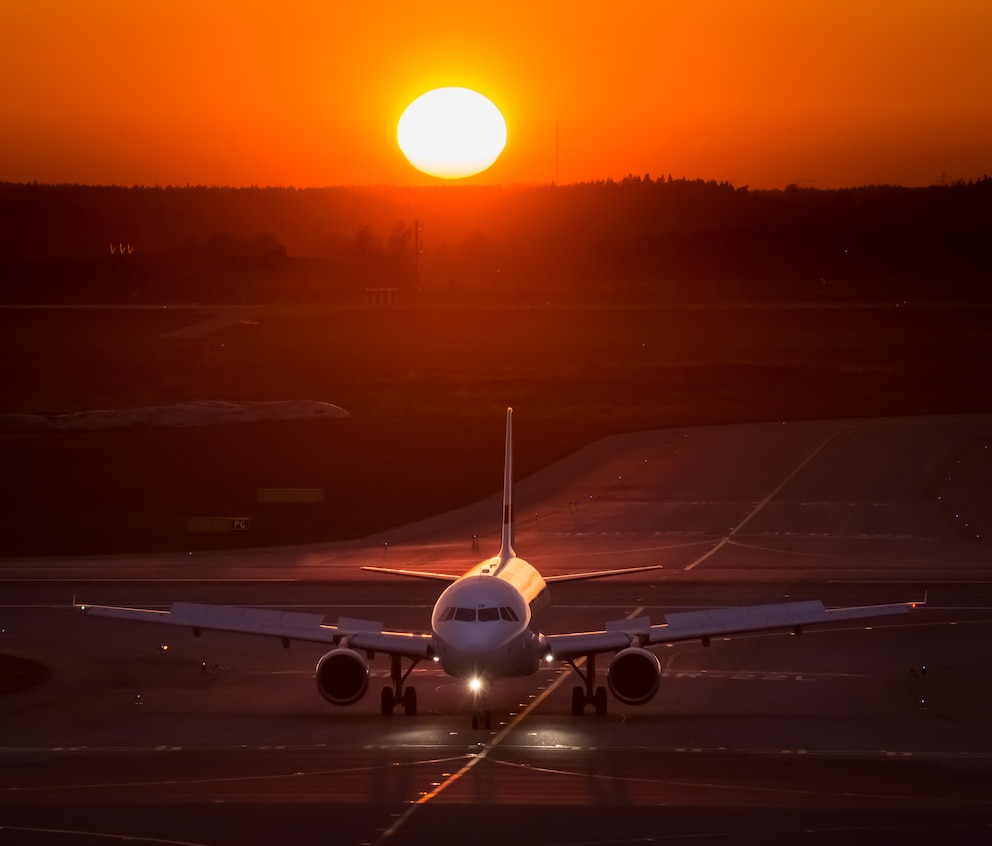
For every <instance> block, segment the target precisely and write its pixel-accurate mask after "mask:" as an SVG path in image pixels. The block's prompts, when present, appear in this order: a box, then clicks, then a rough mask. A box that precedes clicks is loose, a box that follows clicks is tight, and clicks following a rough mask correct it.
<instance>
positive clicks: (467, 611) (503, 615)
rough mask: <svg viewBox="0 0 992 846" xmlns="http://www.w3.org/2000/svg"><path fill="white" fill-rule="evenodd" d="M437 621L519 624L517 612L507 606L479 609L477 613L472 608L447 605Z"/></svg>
mask: <svg viewBox="0 0 992 846" xmlns="http://www.w3.org/2000/svg"><path fill="white" fill-rule="evenodd" d="M439 620H440V622H442V623H447V622H448V620H457V621H458V622H460V623H471V622H474V621H475V620H479V621H480V622H483V623H489V622H492V621H493V620H508V621H509V622H511V623H519V622H520V618H519V617H518V616H517V612H516V611H514V610H513V609H512V608H510V607H509V606H508V605H503V606H501V607H499V608H480V609H479V610H478V611H476V609H474V608H458V607H456V606H454V605H449V606H448V607H447V608H445V609H444V610H443V611H442V612H441V616H440V618H439Z"/></svg>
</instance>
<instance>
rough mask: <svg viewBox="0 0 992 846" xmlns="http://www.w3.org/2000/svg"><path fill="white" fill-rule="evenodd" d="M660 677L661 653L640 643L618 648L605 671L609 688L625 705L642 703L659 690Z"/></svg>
mask: <svg viewBox="0 0 992 846" xmlns="http://www.w3.org/2000/svg"><path fill="white" fill-rule="evenodd" d="M660 681H661V662H660V661H659V660H658V656H657V655H655V654H654V653H653V652H649V651H648V650H647V649H641V648H640V647H637V646H632V647H630V648H629V649H624V650H622V651H620V652H618V653H617V654H616V655H615V656H614V658H613V660H612V661H611V662H610V669H609V670H608V671H607V673H606V683H607V684H608V685H609V686H610V692H611V693H612V694H613V695H614V696H615V697H616V698H617V699H619V700H620V701H621V702H623V703H624V704H626V705H643V704H644V703H645V702H647V701H649V700H650V699H651V698H652V697H654V695H655V694H656V693H657V692H658V683H659V682H660Z"/></svg>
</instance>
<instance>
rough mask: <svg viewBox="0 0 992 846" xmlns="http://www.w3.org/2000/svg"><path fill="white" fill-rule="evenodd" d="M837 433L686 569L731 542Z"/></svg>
mask: <svg viewBox="0 0 992 846" xmlns="http://www.w3.org/2000/svg"><path fill="white" fill-rule="evenodd" d="M837 434H838V433H837V432H833V433H831V434H829V435H827V437H825V438H824V439H823V440H822V441H821V442H820V443H819V444H818V445H817V447H816V449H814V450H813V451H812V452H811V453H810V454H809V455H807V456H806V457H805V458H804V459H803V460H802V461H800V462H799V463H798V464H797V465H796V466H795V467H793V468H792V470H791V471H790V472H789V473H788V475H786V477H785V478H784V479H782V481H780V482H779V483H778V484H777V485H776V486H775V487H774V488H772V490H771V492H770V493H769V494H768V495H767V496H766V497H765V498H764V499H763V500H761V501H760V502H759V503H757V504H756V505H755V506H754V508H752V509H751V510H750V511H749V512H748V513H747V514H745V515H744V516H743V517H742V518H741V520H740V521H739V522H738V523H737V525H736V526H734V527H733V528H732V529H731V530H730V531H729V532H728V533H727V534H726V535H724V536H723V537H722V538H720V540H719V541H718V542H717V545H716V546H714V547H713V548H712V549H711V550H709V551H708V552H704V553H703V554H702V555H700V556H699V558H697V559H696V560H695V561H693V562H692V563H691V564H689V565H688V566H687V567H686V568H685V571H686V572H688V571H689V570H692V569H693V568H695V567H698V566H699V565H700V564H702V563H703V562H704V561H705V560H706V559H707V558H710V557H711V556H713V555H716V553H718V552H719V551H720V550H721V549H723V548H724V547H725V546H726V545H727V544H728V543H730V541H731V540H732V539H733V537H734V535H736V534H737V533H738V532H739V531H740V530H741V529H743V528H744V527H745V526H746V525H747V524H748V523H750V522H751V520H753V519H754V518H755V517H757V516H758V514H760V513H761V511H762V509H764V507H765V506H766V505H768V503H769V502H771V501H772V500H773V499H774V498H775V497H776V496H778V494H779V492H780V491H781V490H782V488H784V487H785V486H786V485H787V484H789V482H791V481H792V480H793V479H794V478H795V477H796V476H798V475H799V473H801V472H802V470H803V469H804V468H805V467H806V465H807V464H809V463H810V462H811V461H812V460H813V459H814V458H816V456H818V455H819V454H820V453H821V452H822V451H823V449H824V448H825V447H826V446H827V444H829V443H830V442H831V441H832V440H833V439H834V438H835V437H837Z"/></svg>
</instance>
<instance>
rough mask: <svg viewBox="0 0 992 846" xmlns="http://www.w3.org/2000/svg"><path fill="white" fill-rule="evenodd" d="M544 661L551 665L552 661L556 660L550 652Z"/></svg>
mask: <svg viewBox="0 0 992 846" xmlns="http://www.w3.org/2000/svg"><path fill="white" fill-rule="evenodd" d="M544 660H545V661H547V662H548V663H549V664H550V663H551V662H552V661H554V660H555V656H554V655H552V654H551V653H550V652H549V653H548V654H547V655H545V656H544Z"/></svg>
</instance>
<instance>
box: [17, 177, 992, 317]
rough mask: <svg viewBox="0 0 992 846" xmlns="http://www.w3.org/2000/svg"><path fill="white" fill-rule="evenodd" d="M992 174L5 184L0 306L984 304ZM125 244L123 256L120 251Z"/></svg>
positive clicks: (991, 240) (990, 266)
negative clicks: (886, 300)
mask: <svg viewBox="0 0 992 846" xmlns="http://www.w3.org/2000/svg"><path fill="white" fill-rule="evenodd" d="M990 236H992V179H990V178H989V177H982V178H981V179H978V180H972V181H969V182H959V183H955V184H952V185H940V186H931V187H926V188H903V187H898V186H887V185H869V186H862V187H857V188H846V189H836V190H822V189H815V188H804V187H799V186H788V187H786V188H785V189H783V190H750V189H749V188H748V187H747V186H734V185H732V184H730V183H726V182H715V181H702V180H686V179H673V178H672V177H670V176H669V177H665V178H652V177H651V176H649V175H648V176H634V175H631V176H628V177H627V178H625V179H623V180H619V181H614V180H605V181H599V182H593V183H580V184H574V185H562V186H555V185H542V186H511V187H491V186H460V185H443V186H431V187H409V188H400V187H398V188H385V187H368V188H355V187H352V188H323V189H293V188H221V187H216V188H214V187H133V188H125V187H95V186H81V185H54V186H53V185H38V184H13V183H2V184H0V268H2V271H3V273H2V279H3V281H2V282H0V297H2V298H5V299H8V300H31V301H45V300H60V299H67V298H68V299H70V300H72V299H75V300H80V301H107V300H109V301H117V300H125V301H134V300H137V301H158V300H189V299H192V300H196V301H200V302H204V301H210V300H225V301H231V300H234V301H236V300H239V299H240V300H245V301H248V300H250V301H272V300H280V299H284V300H308V299H327V298H341V297H360V296H363V294H364V292H367V291H369V290H373V289H375V290H381V289H388V290H395V291H396V292H397V296H398V297H400V298H405V299H407V300H413V299H415V298H417V297H422V298H429V297H440V298H445V297H447V298H486V297H489V296H502V297H507V296H512V297H515V298H520V299H526V300H535V301H540V300H542V299H547V298H549V297H554V298H556V299H557V300H558V301H561V300H562V299H563V298H564V299H567V298H582V299H588V298H592V299H596V298H614V299H615V298H626V299H643V298H658V297H663V298H669V299H672V298H674V299H678V298H682V299H692V298H697V297H706V296H709V297H735V298H742V299H747V298H752V297H760V296H768V297H778V296H785V295H789V296H791V295H802V296H804V297H806V298H811V297H812V298H816V297H825V298H830V297H851V296H855V297H856V296H858V295H859V292H861V293H862V294H864V295H868V293H869V292H871V295H872V296H875V295H879V292H881V294H882V295H884V296H886V297H888V296H898V295H899V294H900V292H901V293H906V292H910V294H911V295H913V296H928V297H930V298H931V299H941V298H945V297H949V296H953V297H956V298H960V297H963V296H969V297H979V298H981V297H984V296H986V294H985V289H986V287H987V282H988V279H989V275H990V270H992V247H990V246H989V245H990V244H992V237H990ZM125 245H126V247H127V248H126V249H123V247H124V246H125Z"/></svg>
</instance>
